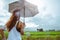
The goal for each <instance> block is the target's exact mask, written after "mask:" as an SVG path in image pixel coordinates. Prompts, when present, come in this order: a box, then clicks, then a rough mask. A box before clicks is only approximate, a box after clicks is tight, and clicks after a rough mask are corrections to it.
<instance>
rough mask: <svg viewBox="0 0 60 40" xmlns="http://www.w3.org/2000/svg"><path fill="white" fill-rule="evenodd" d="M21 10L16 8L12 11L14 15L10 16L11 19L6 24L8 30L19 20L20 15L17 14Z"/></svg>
mask: <svg viewBox="0 0 60 40" xmlns="http://www.w3.org/2000/svg"><path fill="white" fill-rule="evenodd" d="M18 11H19V10H15V11H14V12H13V13H12V16H11V17H10V19H9V21H8V22H7V23H6V26H7V29H8V31H10V30H11V29H12V28H13V27H14V26H15V24H16V22H17V21H18V20H19V18H20V17H19V15H18V16H17V12H18Z"/></svg>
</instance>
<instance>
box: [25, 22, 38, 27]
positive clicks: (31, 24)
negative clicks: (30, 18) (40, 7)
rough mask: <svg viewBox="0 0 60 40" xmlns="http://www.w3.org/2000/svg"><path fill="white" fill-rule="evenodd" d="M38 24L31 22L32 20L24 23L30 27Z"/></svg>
mask: <svg viewBox="0 0 60 40" xmlns="http://www.w3.org/2000/svg"><path fill="white" fill-rule="evenodd" d="M38 26H39V25H37V24H35V23H33V22H29V23H26V28H27V27H32V28H34V27H38Z"/></svg>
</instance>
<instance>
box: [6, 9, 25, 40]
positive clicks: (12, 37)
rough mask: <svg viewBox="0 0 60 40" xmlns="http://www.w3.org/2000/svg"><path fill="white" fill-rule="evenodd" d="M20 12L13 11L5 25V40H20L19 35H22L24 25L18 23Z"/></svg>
mask: <svg viewBox="0 0 60 40" xmlns="http://www.w3.org/2000/svg"><path fill="white" fill-rule="evenodd" d="M18 11H20V10H15V11H14V12H13V14H12V16H11V17H10V20H9V21H8V22H7V23H6V27H7V30H8V32H9V35H8V39H7V40H22V38H21V35H23V34H24V30H23V29H24V27H25V23H22V22H21V21H19V18H20V14H19V12H18Z"/></svg>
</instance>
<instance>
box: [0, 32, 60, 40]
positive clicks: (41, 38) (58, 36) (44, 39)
mask: <svg viewBox="0 0 60 40" xmlns="http://www.w3.org/2000/svg"><path fill="white" fill-rule="evenodd" d="M29 33H30V34H29V35H28V36H27V32H25V33H24V35H23V36H22V38H23V40H60V32H59V31H56V32H55V31H50V32H29ZM5 35H6V38H7V37H8V32H6V31H5ZM0 40H1V35H0Z"/></svg>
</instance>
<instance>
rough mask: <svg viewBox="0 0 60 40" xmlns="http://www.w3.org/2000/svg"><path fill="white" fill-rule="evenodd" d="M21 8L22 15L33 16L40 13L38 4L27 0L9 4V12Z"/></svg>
mask: <svg viewBox="0 0 60 40" xmlns="http://www.w3.org/2000/svg"><path fill="white" fill-rule="evenodd" d="M17 9H20V11H19V12H20V17H33V16H35V15H36V14H38V8H37V6H36V5H34V4H31V3H29V2H27V1H24V0H20V1H16V2H13V3H10V4H9V12H11V13H12V12H13V11H14V10H17Z"/></svg>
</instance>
